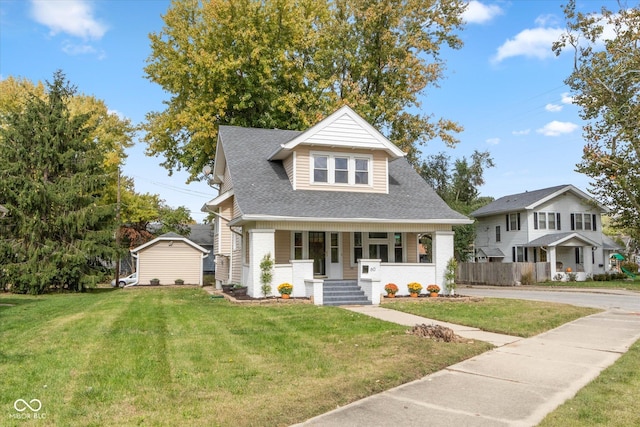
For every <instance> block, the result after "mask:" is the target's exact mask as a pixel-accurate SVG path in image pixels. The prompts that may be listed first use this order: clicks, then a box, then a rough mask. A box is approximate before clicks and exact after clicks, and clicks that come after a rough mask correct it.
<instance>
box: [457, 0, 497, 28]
mask: <svg viewBox="0 0 640 427" xmlns="http://www.w3.org/2000/svg"><path fill="white" fill-rule="evenodd" d="M498 15H502V9H501V8H500V6H497V5H495V4H492V5H486V4H483V3H480V2H479V1H477V0H471V1H470V2H469V4H468V5H467V8H466V9H465V11H464V12H463V13H462V19H463V20H464V21H465V22H468V23H471V24H484V23H486V22H489V21H491V20H492V19H493V18H495V17H496V16H498Z"/></svg>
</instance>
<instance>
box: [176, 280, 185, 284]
mask: <svg viewBox="0 0 640 427" xmlns="http://www.w3.org/2000/svg"><path fill="white" fill-rule="evenodd" d="M175 284H176V285H184V280H180V279H178V280H176V281H175Z"/></svg>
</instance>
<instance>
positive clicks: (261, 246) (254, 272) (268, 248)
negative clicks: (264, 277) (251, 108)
mask: <svg viewBox="0 0 640 427" xmlns="http://www.w3.org/2000/svg"><path fill="white" fill-rule="evenodd" d="M275 236H276V230H271V229H254V230H249V259H248V260H247V261H248V264H249V268H248V270H247V271H248V274H247V277H246V278H245V283H244V284H245V285H246V286H247V287H248V288H249V289H247V294H248V295H250V296H252V297H260V296H262V289H260V288H261V287H262V284H261V283H260V262H261V261H262V258H264V256H265V255H266V254H269V253H270V254H271V258H274V257H275V244H276V243H275V242H276V238H275ZM271 286H272V287H273V283H272V284H271ZM272 292H274V290H273V289H272ZM275 292H277V291H275Z"/></svg>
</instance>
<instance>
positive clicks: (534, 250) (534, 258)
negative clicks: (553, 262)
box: [533, 248, 538, 262]
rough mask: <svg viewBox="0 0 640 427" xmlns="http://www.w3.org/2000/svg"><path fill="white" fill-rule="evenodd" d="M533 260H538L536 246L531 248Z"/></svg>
mask: <svg viewBox="0 0 640 427" xmlns="http://www.w3.org/2000/svg"><path fill="white" fill-rule="evenodd" d="M533 262H538V248H533Z"/></svg>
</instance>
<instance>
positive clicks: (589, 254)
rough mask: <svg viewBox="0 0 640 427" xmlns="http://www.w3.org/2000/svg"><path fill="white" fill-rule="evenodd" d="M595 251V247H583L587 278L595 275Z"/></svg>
mask: <svg viewBox="0 0 640 427" xmlns="http://www.w3.org/2000/svg"><path fill="white" fill-rule="evenodd" d="M594 252H595V251H594V250H593V246H583V247H582V254H583V255H582V257H583V260H582V261H583V265H584V274H585V276H587V277H588V276H591V275H593V260H594ZM585 280H586V279H585Z"/></svg>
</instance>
